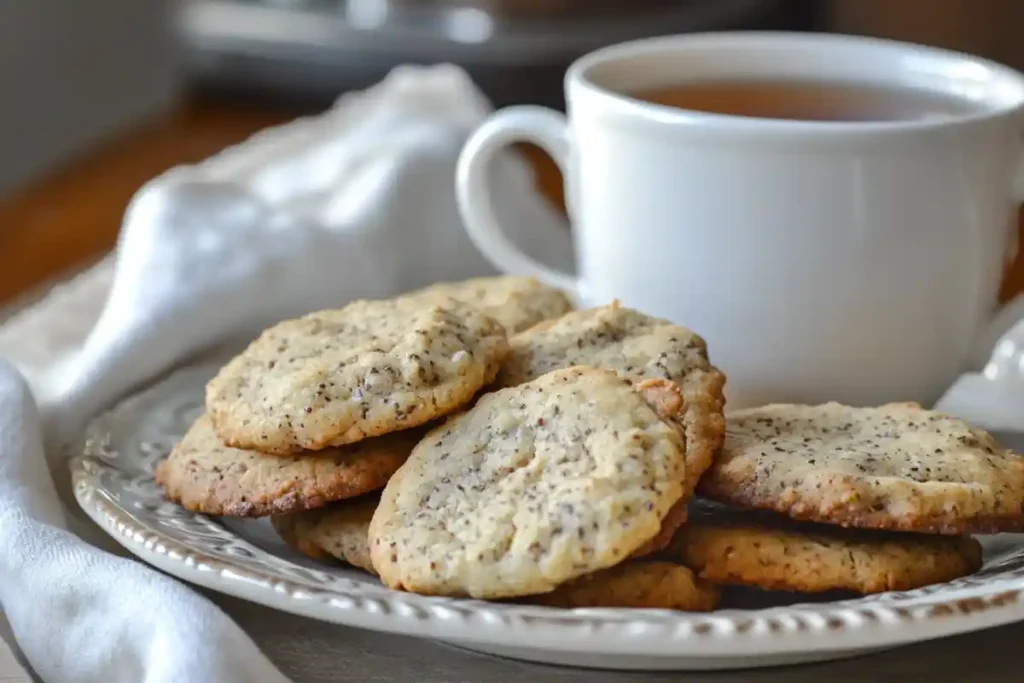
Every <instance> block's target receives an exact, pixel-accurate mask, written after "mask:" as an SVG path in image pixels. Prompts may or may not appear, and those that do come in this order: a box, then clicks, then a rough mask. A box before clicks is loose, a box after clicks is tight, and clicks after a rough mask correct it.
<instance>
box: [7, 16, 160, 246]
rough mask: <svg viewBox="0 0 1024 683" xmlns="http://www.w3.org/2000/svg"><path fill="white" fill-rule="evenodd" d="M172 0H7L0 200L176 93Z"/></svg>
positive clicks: (156, 107)
mask: <svg viewBox="0 0 1024 683" xmlns="http://www.w3.org/2000/svg"><path fill="white" fill-rule="evenodd" d="M172 4H173V0H0V200H2V197H3V195H5V194H7V193H8V192H9V191H10V190H11V189H12V188H15V187H17V186H18V185H20V184H23V183H24V182H26V181H28V180H30V179H32V178H33V177H37V176H38V175H39V174H41V173H43V172H45V171H46V170H48V169H50V168H52V167H53V166H54V165H56V164H58V163H59V162H60V161H62V160H65V159H66V158H68V157H69V156H73V155H74V154H76V153H81V152H82V151H83V150H84V149H86V148H87V147H88V146H89V145H90V144H95V143H96V142H97V141H98V140H100V139H103V138H105V137H108V136H110V135H112V134H113V133H114V132H115V131H116V130H118V129H119V128H122V127H124V126H128V125H131V124H132V123H133V122H136V121H138V120H139V119H142V118H145V117H146V116H149V115H152V114H153V113H154V112H156V111H157V110H159V109H160V108H163V107H166V106H167V105H168V104H169V103H170V102H171V101H172V100H173V97H174V93H175V83H176V69H175V65H176V62H177V59H176V57H177V54H176V53H177V50H176V48H175V44H174V39H173V36H172V22H171V21H170V15H169V10H170V9H171V5H172ZM4 227H5V226H3V225H0V230H3V229H4Z"/></svg>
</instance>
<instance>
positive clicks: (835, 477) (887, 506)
mask: <svg viewBox="0 0 1024 683" xmlns="http://www.w3.org/2000/svg"><path fill="white" fill-rule="evenodd" d="M700 490H701V491H702V492H703V494H704V495H706V496H707V497H708V498H711V499H714V500H719V501H722V502H726V503H732V504H734V505H738V506H741V507H748V508H758V509H765V510H774V511H776V512H780V513H782V514H784V515H787V516H789V517H791V518H793V519H800V520H807V521H816V522H827V523H831V524H839V525H842V526H850V527H861V528H875V529H893V530H898V531H919V532H931V533H941V534H967V533H990V532H997V531H1009V530H1016V529H1021V528H1024V457H1021V456H1019V455H1016V454H1014V453H1011V452H1010V451H1008V450H1005V449H1003V448H1001V447H1000V446H999V445H998V444H997V443H996V442H995V440H993V439H992V437H991V436H989V435H988V434H986V433H985V432H982V431H980V430H977V429H973V428H972V427H970V426H969V425H968V424H967V423H965V422H963V421H962V420H959V419H956V418H953V417H949V416H946V415H942V414H940V413H936V412H931V411H928V410H924V409H923V408H921V407H920V406H918V405H914V404H909V403H902V404H890V405H885V406H881V407H878V408H851V407H848V406H843V405H839V404H836V403H829V404H826V405H819V406H796V405H770V406H765V407H762V408H754V409H750V410H741V411H737V412H735V413H733V414H731V415H730V416H729V430H728V435H727V436H726V439H725V445H724V447H723V448H722V453H721V455H719V457H718V458H717V459H716V461H715V463H714V465H712V467H711V469H710V470H708V472H707V474H706V475H705V476H704V478H703V479H701V482H700Z"/></svg>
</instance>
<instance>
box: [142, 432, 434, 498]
mask: <svg viewBox="0 0 1024 683" xmlns="http://www.w3.org/2000/svg"><path fill="white" fill-rule="evenodd" d="M422 435H423V432H422V430H413V431H411V432H399V433H396V434H390V435H388V436H382V437H379V438H376V439H370V440H367V441H363V442H360V443H358V444H353V445H351V446H345V447H341V448H331V449H325V450H322V451H315V452H309V453H302V454H299V455H268V454H264V453H256V452H254V451H245V450H241V449H238V448H232V447H230V446H225V445H224V444H222V443H221V442H220V440H219V439H218V438H217V435H216V434H215V433H214V431H213V427H212V426H211V424H210V420H209V418H208V417H207V416H205V415H203V416H202V417H200V418H199V419H198V420H196V422H195V424H193V425H192V427H191V428H190V429H189V430H188V432H187V433H186V434H185V436H184V438H183V439H182V440H181V443H179V444H178V445H177V446H176V447H175V448H174V450H173V451H171V454H170V455H169V456H168V457H167V458H166V459H165V460H162V461H161V462H159V463H158V464H157V466H156V471H155V478H156V481H157V483H158V484H159V485H160V486H161V487H162V488H163V490H164V493H165V494H166V495H167V497H168V499H170V500H172V501H174V502H176V503H180V504H181V505H182V506H184V507H185V508H187V509H189V510H192V511H194V512H202V513H205V514H208V515H226V516H236V517H261V516H264V515H269V514H272V513H286V512H295V511H298V510H308V509H311V508H317V507H321V506H323V505H326V504H327V503H329V502H331V501H335V500H341V499H344V498H351V497H353V496H358V495H361V494H363V493H366V492H368V491H373V490H375V489H379V488H381V487H382V486H384V484H385V483H387V480H388V478H389V477H390V476H391V475H392V474H393V473H394V472H395V471H396V470H397V469H398V468H399V466H401V464H402V463H403V462H405V459H406V458H407V457H408V456H409V453H410V452H411V451H412V449H413V446H415V445H416V442H417V441H418V438H419V437H421V436H422Z"/></svg>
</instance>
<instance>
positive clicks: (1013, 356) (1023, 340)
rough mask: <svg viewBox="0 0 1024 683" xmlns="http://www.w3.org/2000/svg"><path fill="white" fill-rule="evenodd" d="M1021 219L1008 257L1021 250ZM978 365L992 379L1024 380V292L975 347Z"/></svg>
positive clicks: (1022, 188) (1023, 186)
mask: <svg viewBox="0 0 1024 683" xmlns="http://www.w3.org/2000/svg"><path fill="white" fill-rule="evenodd" d="M1016 191H1017V201H1018V202H1019V203H1021V204H1024V168H1022V169H1021V173H1020V176H1019V177H1018V178H1017V184H1016ZM1019 223H1020V221H1019V219H1018V221H1016V222H1014V223H1013V225H1012V227H1011V228H1010V238H1009V248H1008V249H1007V258H1008V259H1010V260H1013V259H1015V258H1016V257H1017V255H1018V253H1019V250H1020V246H1021V245H1020V243H1019V242H1020V225H1019ZM973 360H974V362H973V363H972V366H973V367H974V368H977V367H982V373H983V374H984V375H985V377H987V378H988V379H992V380H996V379H999V380H1001V379H1005V378H1007V377H1016V378H1018V379H1024V294H1018V295H1017V296H1015V297H1013V298H1012V299H1010V300H1009V301H1007V302H1006V303H1005V304H1003V305H1002V306H1001V307H1000V308H999V309H998V310H997V311H996V313H995V315H994V316H993V318H992V321H991V322H990V323H989V324H988V325H987V326H986V328H985V330H984V332H983V334H982V337H981V339H979V340H978V344H977V346H976V347H975V355H974V358H973Z"/></svg>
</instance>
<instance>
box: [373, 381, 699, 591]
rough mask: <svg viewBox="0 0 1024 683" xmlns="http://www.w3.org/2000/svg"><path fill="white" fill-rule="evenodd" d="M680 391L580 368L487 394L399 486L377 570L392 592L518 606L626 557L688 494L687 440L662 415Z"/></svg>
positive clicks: (391, 485) (420, 452)
mask: <svg viewBox="0 0 1024 683" xmlns="http://www.w3.org/2000/svg"><path fill="white" fill-rule="evenodd" d="M641 392H643V393H641ZM669 393H670V392H666V391H665V390H664V387H661V386H657V387H656V388H655V389H654V390H646V391H645V390H643V389H640V390H639V391H638V390H634V388H633V386H632V384H631V383H630V381H629V380H627V379H624V378H622V377H620V376H619V375H617V374H616V373H614V372H611V371H606V370H596V369H593V368H587V367H575V368H569V369H566V370H558V371H555V372H552V373H550V374H547V375H544V376H543V377H540V378H538V379H536V380H534V381H532V382H529V383H526V384H523V385H520V386H517V387H513V388H509V389H503V390H500V391H496V392H494V393H490V394H485V395H484V396H482V397H481V398H480V399H479V401H478V402H477V403H476V405H474V406H473V407H472V408H471V409H469V410H468V411H466V412H464V413H462V414H460V415H457V416H455V417H452V418H449V420H448V421H447V422H446V423H445V424H444V425H442V426H441V427H438V428H437V429H434V430H433V431H431V432H430V433H429V434H427V436H426V437H424V439H423V441H422V442H421V443H420V444H419V445H418V446H417V447H416V449H415V450H414V451H413V454H412V455H411V456H410V458H409V460H408V461H407V462H406V464H405V465H403V466H402V468H401V469H399V471H398V472H396V473H395V475H394V477H392V479H391V481H389V482H388V485H387V487H386V488H385V489H384V492H383V493H382V495H381V502H380V505H379V506H378V507H377V511H376V513H375V514H374V516H373V520H372V522H371V523H370V557H371V558H372V560H373V566H374V568H375V569H376V570H377V572H378V573H379V574H380V576H381V579H382V580H383V581H384V583H385V584H387V585H389V586H391V587H392V588H400V589H403V590H407V591H411V592H415V593H423V594H430V595H461V596H466V595H468V596H471V597H475V598H507V597H517V596H526V595H533V594H539V593H547V592H549V591H551V590H553V589H554V588H556V587H557V586H559V585H561V584H563V583H566V582H568V581H571V580H572V579H575V578H577V577H580V576H583V575H586V574H590V573H592V572H595V571H598V570H600V569H604V568H606V567H610V566H612V565H615V564H618V563H619V562H622V561H623V560H624V559H626V558H627V557H629V556H630V554H631V553H633V552H634V551H635V550H636V549H637V548H639V547H640V546H642V545H643V544H644V543H645V542H647V541H648V540H650V539H651V538H653V537H654V536H655V535H656V534H657V533H658V532H659V530H660V528H661V521H662V519H663V518H664V517H665V516H666V515H667V514H668V512H669V510H670V509H671V508H672V506H673V505H674V504H675V503H676V502H677V501H678V500H679V499H680V498H681V497H682V495H683V490H684V486H685V479H686V472H685V459H684V452H683V451H684V445H683V438H682V436H681V435H680V433H679V430H678V429H677V428H675V427H674V426H672V425H671V424H669V423H668V422H667V420H666V417H664V416H663V415H661V414H659V412H658V409H659V408H660V409H663V408H664V405H663V403H664V397H665V395H667V394H669ZM648 396H649V397H650V399H651V403H649V402H648V401H647V400H646V397H648ZM652 403H653V406H652Z"/></svg>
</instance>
